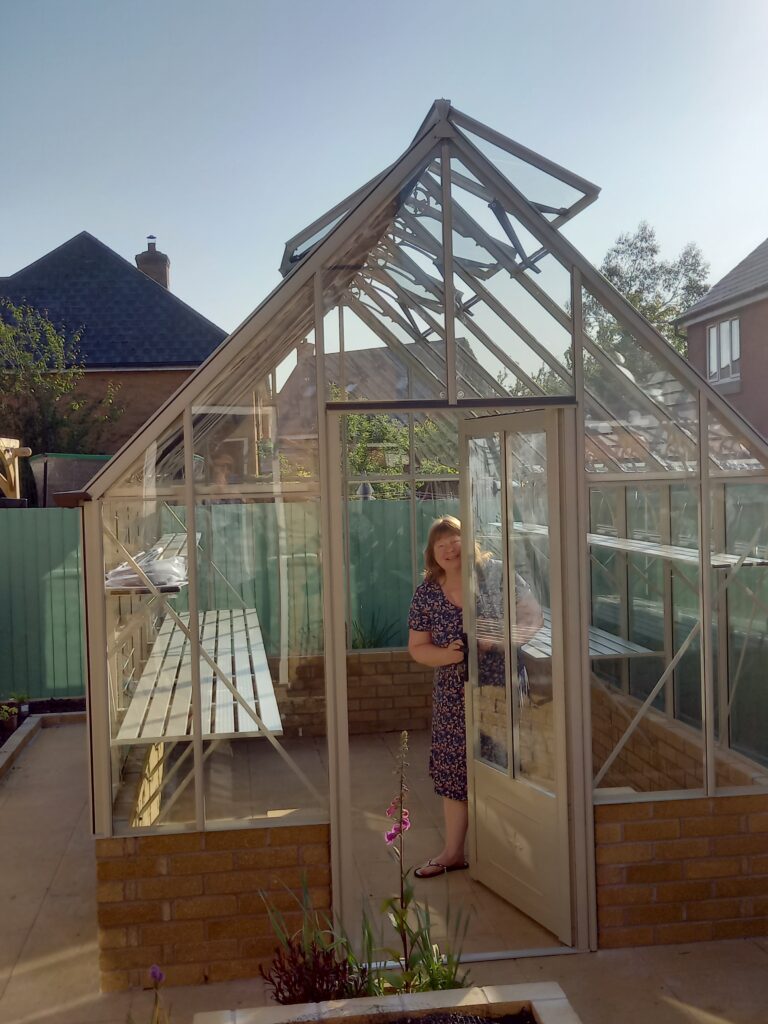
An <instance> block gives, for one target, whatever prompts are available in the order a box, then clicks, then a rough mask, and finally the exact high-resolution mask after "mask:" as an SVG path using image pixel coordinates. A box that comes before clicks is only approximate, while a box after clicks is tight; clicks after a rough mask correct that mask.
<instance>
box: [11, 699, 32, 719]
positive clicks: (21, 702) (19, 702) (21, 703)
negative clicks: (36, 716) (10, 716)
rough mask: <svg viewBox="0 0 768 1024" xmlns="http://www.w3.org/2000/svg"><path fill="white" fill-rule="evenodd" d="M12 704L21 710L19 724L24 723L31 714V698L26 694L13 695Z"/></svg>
mask: <svg viewBox="0 0 768 1024" xmlns="http://www.w3.org/2000/svg"><path fill="white" fill-rule="evenodd" d="M10 703H11V704H15V705H16V706H17V707H18V709H19V722H23V721H24V719H25V718H26V717H27V715H28V714H29V697H28V696H27V695H26V693H12V694H11V698H10Z"/></svg>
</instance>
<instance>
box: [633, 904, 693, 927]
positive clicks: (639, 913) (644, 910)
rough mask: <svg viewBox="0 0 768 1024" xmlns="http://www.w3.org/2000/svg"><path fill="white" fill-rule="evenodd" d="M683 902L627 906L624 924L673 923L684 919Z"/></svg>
mask: <svg viewBox="0 0 768 1024" xmlns="http://www.w3.org/2000/svg"><path fill="white" fill-rule="evenodd" d="M683 916H684V915H683V905H682V903H653V904H651V905H649V906H645V907H625V908H624V924H625V925H632V924H673V923H674V922H676V921H682V920H683Z"/></svg>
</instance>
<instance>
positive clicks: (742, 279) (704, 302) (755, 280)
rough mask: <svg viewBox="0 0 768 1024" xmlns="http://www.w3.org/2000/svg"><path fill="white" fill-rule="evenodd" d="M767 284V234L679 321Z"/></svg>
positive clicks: (700, 314) (743, 295) (688, 321)
mask: <svg viewBox="0 0 768 1024" xmlns="http://www.w3.org/2000/svg"><path fill="white" fill-rule="evenodd" d="M764 288H768V238H766V240H765V241H764V242H761V243H760V245H758V247H757V248H756V249H754V250H753V251H752V252H751V253H750V254H749V256H745V257H744V259H743V260H742V261H741V263H738V264H737V265H736V266H735V267H734V268H733V270H731V271H729V272H728V273H727V274H726V275H725V277H723V278H721V279H720V280H719V281H718V282H717V284H713V285H712V287H711V288H710V289H709V291H708V292H707V294H706V295H705V296H704V298H702V299H700V300H699V301H698V302H697V303H695V305H693V306H691V308H690V309H688V310H686V312H685V314H684V315H683V316H681V317H680V323H681V324H687V323H690V322H691V321H692V320H695V319H697V318H698V317H699V316H702V315H703V314H704V313H706V312H707V311H709V310H714V309H716V308H717V307H718V306H724V305H726V304H727V303H732V302H734V301H736V300H737V299H741V298H747V296H749V295H752V294H753V293H755V292H759V291H761V290H762V289H764Z"/></svg>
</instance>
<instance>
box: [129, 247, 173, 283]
mask: <svg viewBox="0 0 768 1024" xmlns="http://www.w3.org/2000/svg"><path fill="white" fill-rule="evenodd" d="M136 266H137V267H138V268H139V270H140V271H141V272H142V273H143V274H146V275H147V277H151V278H152V280H153V281H157V283H158V284H161V285H162V286H163V288H167V287H168V286H169V283H170V269H171V261H170V260H169V259H168V257H167V256H166V255H165V253H164V252H160V251H159V250H158V248H157V237H156V236H155V235H147V248H146V251H145V252H140V253H139V254H138V255H137V256H136Z"/></svg>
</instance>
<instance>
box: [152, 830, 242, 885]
mask: <svg viewBox="0 0 768 1024" xmlns="http://www.w3.org/2000/svg"><path fill="white" fill-rule="evenodd" d="M213 834H214V835H216V833H213ZM233 864H234V860H233V856H232V854H231V853H229V852H225V851H223V850H221V851H217V852H215V853H214V852H211V853H208V852H206V853H179V854H176V855H175V856H173V857H171V858H170V864H169V866H168V874H169V875H171V877H174V876H176V875H207V874H210V873H211V872H214V871H231V870H232V866H233Z"/></svg>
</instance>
